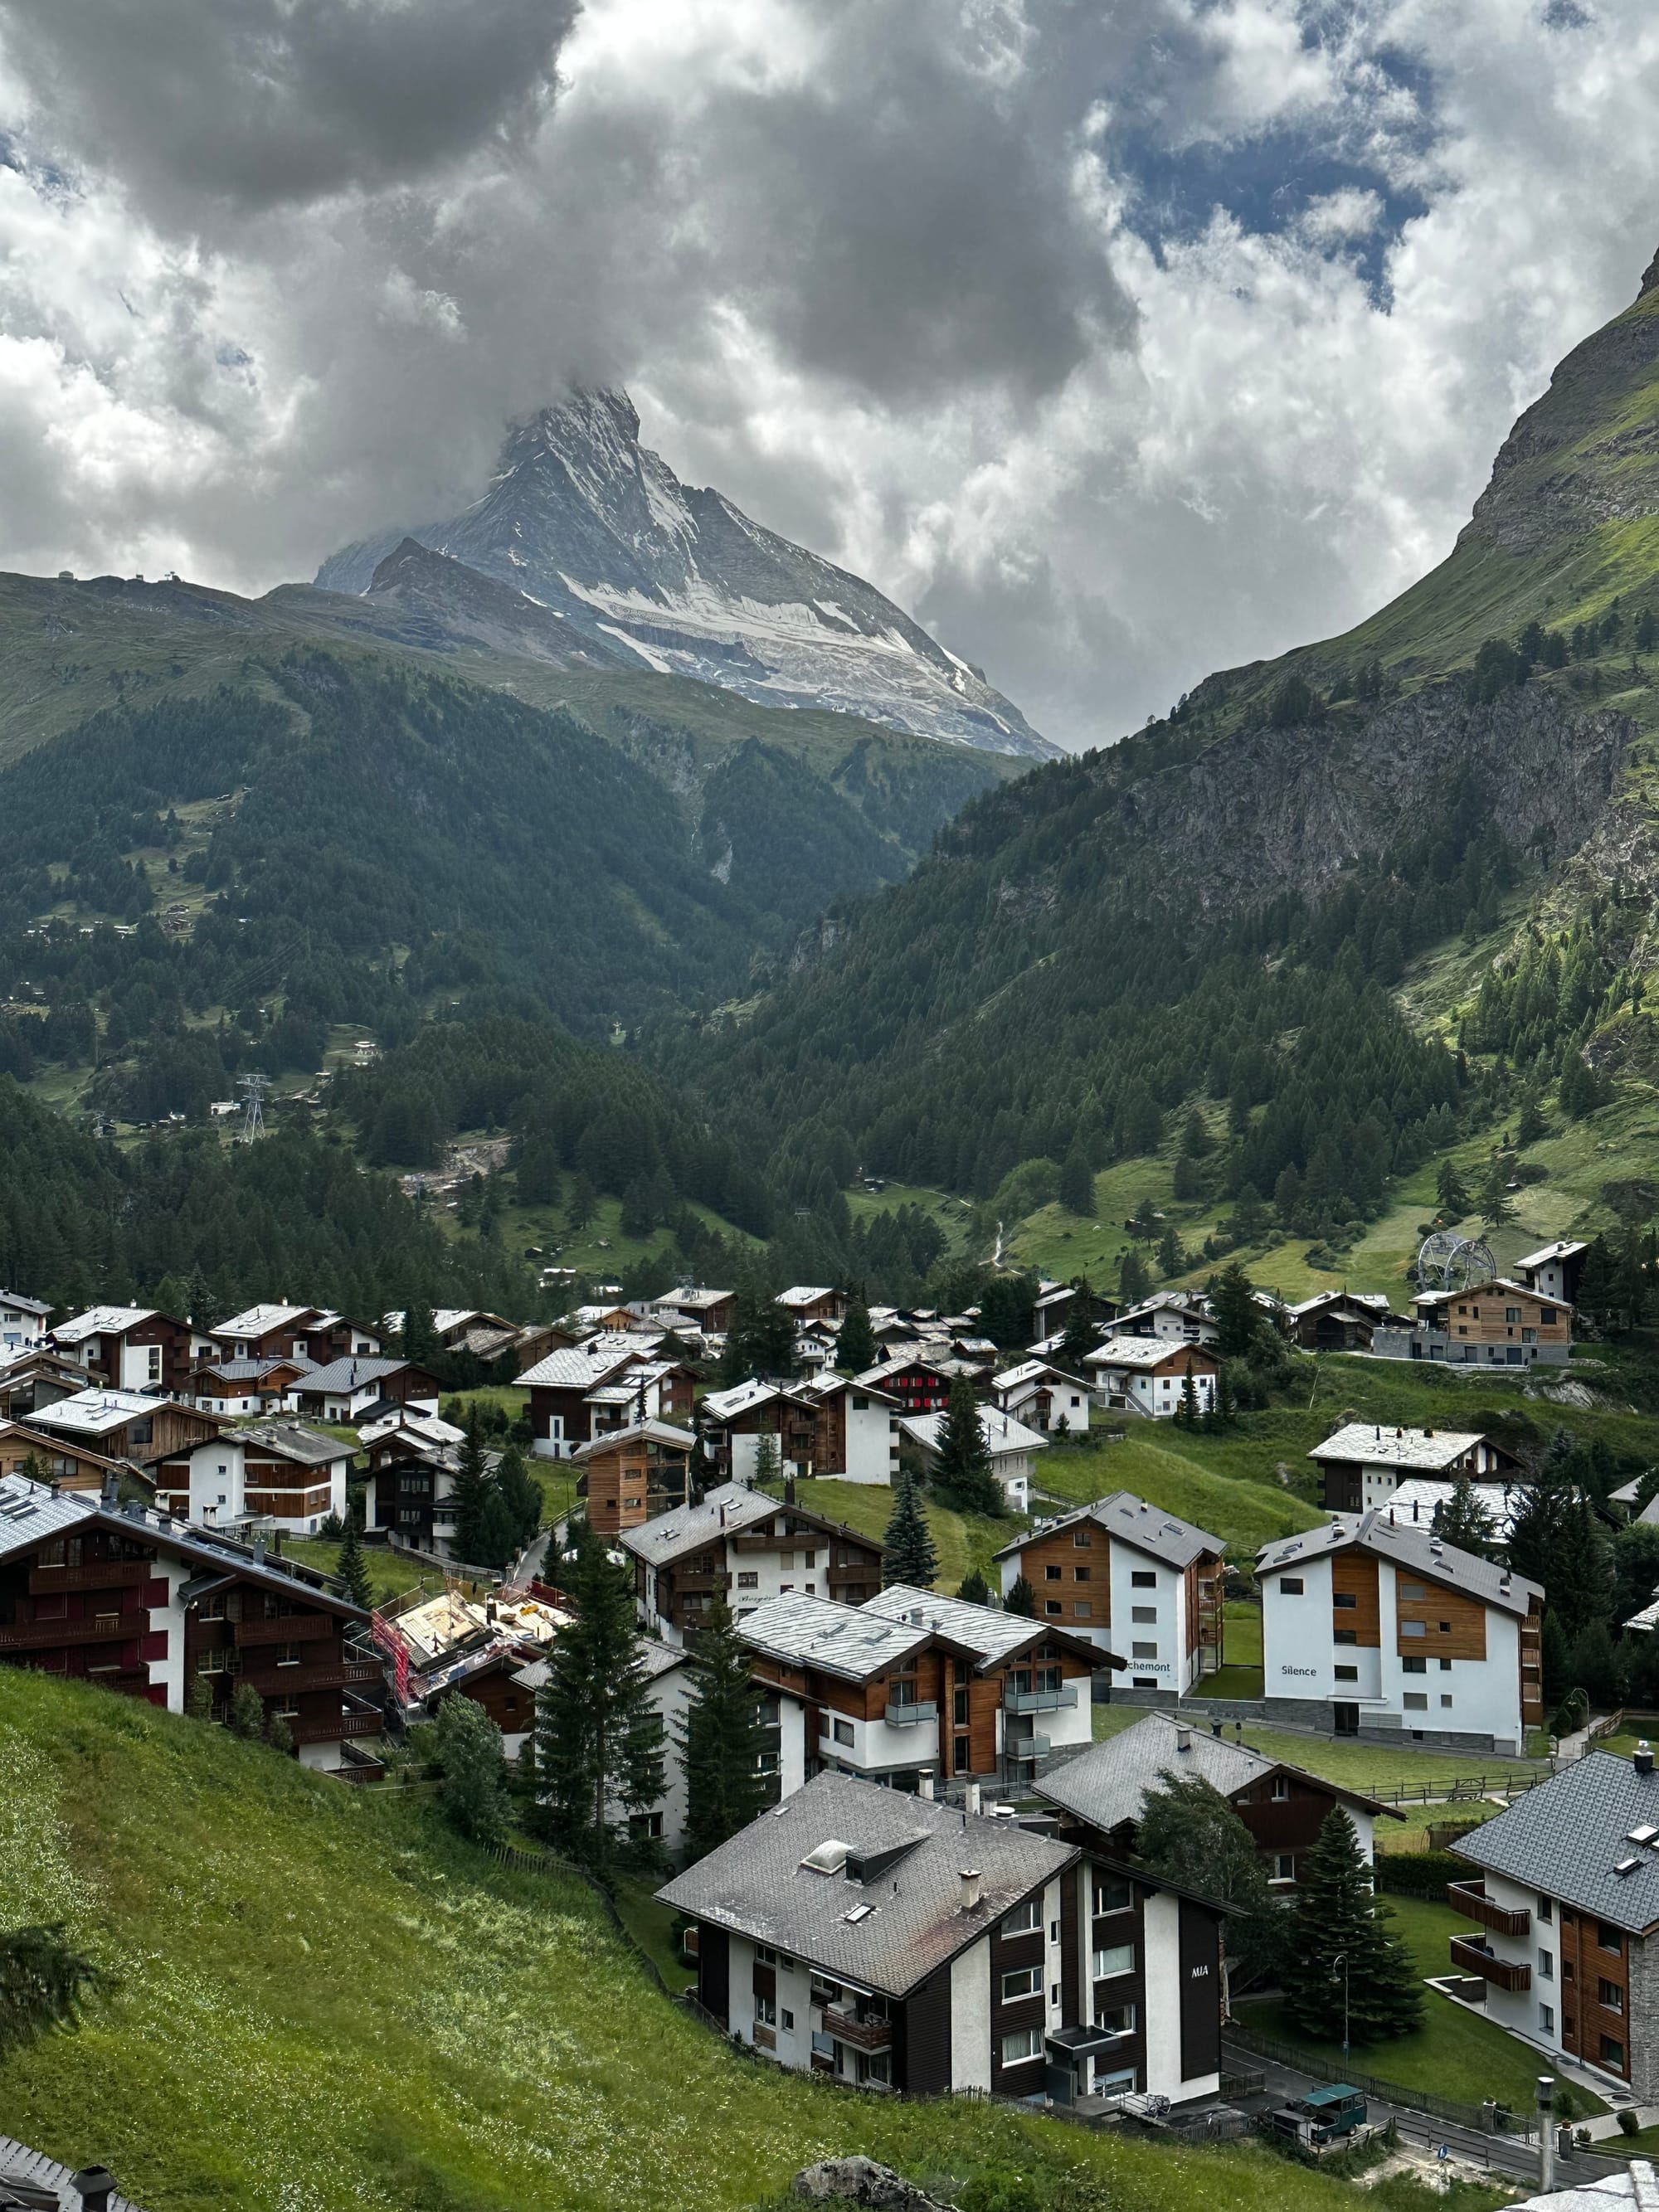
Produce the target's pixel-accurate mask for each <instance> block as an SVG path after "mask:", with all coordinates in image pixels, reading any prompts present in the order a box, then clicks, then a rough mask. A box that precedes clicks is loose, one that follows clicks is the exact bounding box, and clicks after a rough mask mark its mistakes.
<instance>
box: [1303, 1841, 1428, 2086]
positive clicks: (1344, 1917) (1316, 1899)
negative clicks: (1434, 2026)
mask: <svg viewBox="0 0 1659 2212" xmlns="http://www.w3.org/2000/svg"><path fill="white" fill-rule="evenodd" d="M1297 1883H1298V1889H1297V1907H1296V1914H1295V1918H1294V1922H1293V1923H1292V1925H1291V1928H1290V1929H1287V1930H1286V1935H1287V1938H1288V1940H1287V1942H1286V1943H1285V1952H1284V1956H1283V1958H1282V1959H1281V1960H1280V1964H1279V1981H1280V1984H1281V1985H1282V1986H1283V1989H1284V1991H1285V2005H1286V2008H1287V2009H1288V2011H1289V2013H1290V2015H1291V2019H1292V2020H1293V2021H1295V2023H1296V2025H1297V2027H1299V2028H1300V2029H1301V2030H1302V2031H1303V2033H1304V2034H1305V2035H1314V2036H1319V2037H1321V2038H1322V2039H1325V2040H1327V2041H1335V2040H1336V2039H1338V2038H1340V2035H1341V2033H1342V2023H1343V2013H1344V1993H1345V1990H1346V2013H1347V2021H1348V2032H1349V2036H1350V2039H1351V2040H1352V2041H1353V2042H1355V2043H1375V2042H1380V2041H1382V2040H1383V2039H1384V2038H1386V2037H1389V2036H1394V2035H1407V2034H1409V2033H1410V2032H1411V2031H1412V2029H1413V2028H1414V2027H1416V2026H1417V2023H1418V2021H1419V2017H1420V2016H1421V2014H1422V2010H1423V1991H1422V1988H1421V1985H1420V1984H1419V1981H1418V1978H1417V1969H1416V1967H1415V1966H1414V1965H1413V1961H1412V1958H1411V1954H1409V1952H1408V1951H1407V1949H1406V1948H1405V1946H1404V1944H1403V1943H1401V1942H1400V1940H1399V1938H1398V1937H1397V1936H1393V1935H1391V1934H1390V1933H1389V1927H1388V1923H1389V1921H1390V1920H1391V1919H1392V1918H1393V1917H1394V1915H1393V1914H1392V1913H1391V1912H1390V1911H1389V1910H1388V1908H1387V1906H1386V1905H1380V1904H1378V1902H1377V1901H1376V1898H1375V1897H1374V1896H1373V1894H1372V1891H1371V1870H1370V1867H1369V1866H1367V1864H1366V1863H1365V1859H1364V1853H1363V1852H1362V1851H1361V1850H1360V1848H1359V1838H1358V1836H1357V1835H1356V1834H1355V1833H1354V1827H1353V1823H1352V1820H1349V1818H1348V1816H1347V1814H1346V1813H1345V1812H1344V1811H1343V1810H1342V1808H1341V1807H1340V1806H1335V1807H1334V1808H1332V1810H1331V1811H1330V1812H1329V1813H1328V1814H1327V1815H1326V1817H1325V1823H1324V1826H1322V1828H1321V1829H1320V1832H1319V1840H1318V1841H1317V1843H1316V1844H1315V1845H1314V1847H1313V1849H1312V1850H1310V1851H1308V1852H1306V1853H1304V1856H1303V1857H1302V1860H1301V1863H1300V1864H1299V1866H1298V1869H1297ZM1338 1960H1342V1961H1343V1962H1344V1963H1343V1964H1342V1965H1339V1964H1338V1963H1337V1962H1338Z"/></svg>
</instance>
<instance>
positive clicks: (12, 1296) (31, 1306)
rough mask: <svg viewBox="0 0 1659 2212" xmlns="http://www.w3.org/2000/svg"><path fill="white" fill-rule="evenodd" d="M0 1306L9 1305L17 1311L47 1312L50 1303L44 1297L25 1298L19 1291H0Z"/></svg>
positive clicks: (49, 1309)
mask: <svg viewBox="0 0 1659 2212" xmlns="http://www.w3.org/2000/svg"><path fill="white" fill-rule="evenodd" d="M0 1306H11V1307H13V1308H15V1310H16V1311H17V1312H19V1313H32V1314H42V1315H45V1314H49V1313H50V1312H51V1311H52V1304H51V1302H50V1300H49V1299H46V1298H27V1297H24V1295H23V1293H22V1292H21V1291H0Z"/></svg>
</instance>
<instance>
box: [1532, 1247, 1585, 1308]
mask: <svg viewBox="0 0 1659 2212" xmlns="http://www.w3.org/2000/svg"><path fill="white" fill-rule="evenodd" d="M1588 1251H1589V1245H1588V1244H1587V1243H1584V1241H1583V1238H1582V1237H1558V1238H1557V1239H1556V1241H1555V1243H1553V1244H1541V1245H1540V1246H1539V1248H1538V1249H1537V1250H1536V1251H1535V1252H1528V1253H1527V1254H1525V1255H1524V1256H1523V1257H1522V1258H1521V1259H1519V1260H1517V1261H1516V1263H1515V1264H1516V1267H1547V1266H1548V1264H1549V1262H1550V1261H1552V1260H1576V1259H1577V1257H1578V1255H1579V1254H1580V1253H1581V1252H1588ZM1533 1295H1534V1297H1536V1296H1537V1293H1536V1291H1534V1294H1533Z"/></svg>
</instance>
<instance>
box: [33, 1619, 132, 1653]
mask: <svg viewBox="0 0 1659 2212" xmlns="http://www.w3.org/2000/svg"><path fill="white" fill-rule="evenodd" d="M148 1629H149V1617H148V1615H146V1614H144V1613H123V1614H121V1615H120V1617H119V1618H118V1620H14V1621H10V1622H8V1623H7V1624H6V1626H4V1627H0V1651H49V1650H52V1647H53V1646H54V1645H55V1644H64V1645H65V1646H68V1645H72V1644H125V1643H128V1642H136V1641H137V1638H139V1637H141V1636H143V1635H144V1634H145V1633H146V1632H147V1631H148Z"/></svg>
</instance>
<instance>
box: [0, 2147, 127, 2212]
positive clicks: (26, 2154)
mask: <svg viewBox="0 0 1659 2212" xmlns="http://www.w3.org/2000/svg"><path fill="white" fill-rule="evenodd" d="M85 2171H86V2169H85V2168H84V2167H83V2168H82V2172H85ZM82 2201H83V2200H82V2195H81V2192H80V2191H79V2190H78V2189H77V2188H76V2186H75V2170H74V2168H72V2167H70V2166H60V2165H59V2164H58V2160H56V2159H55V2158H48V2157H47V2156H46V2153H45V2151H43V2150H31V2149H30V2148H29V2147H28V2145H27V2143H20V2142H16V2141H15V2140H14V2138H13V2137H12V2136H5V2135H0V2207H3V2206H6V2205H10V2204H18V2205H27V2206H28V2207H30V2208H31V2212H33V2208H35V2207H37V2206H40V2207H45V2206H46V2205H51V2206H52V2207H53V2208H54V2212H81V2206H82ZM109 2212H141V2208H140V2207H139V2206H138V2205H137V2204H135V2203H133V2201H132V2199H131V2197H124V2196H123V2195H122V2194H121V2192H120V2191H119V2190H117V2191H115V2193H114V2195H113V2196H112V2197H111V2198H110V2200H109Z"/></svg>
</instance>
